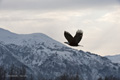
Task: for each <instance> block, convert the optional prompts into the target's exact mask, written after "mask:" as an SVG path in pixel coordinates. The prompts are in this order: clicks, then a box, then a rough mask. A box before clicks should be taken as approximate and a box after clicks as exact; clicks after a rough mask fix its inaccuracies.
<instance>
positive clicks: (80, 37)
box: [74, 30, 83, 44]
mask: <svg viewBox="0 0 120 80" xmlns="http://www.w3.org/2000/svg"><path fill="white" fill-rule="evenodd" d="M82 36H83V31H82V30H78V31H77V32H76V34H75V36H74V40H75V43H77V44H78V43H79V42H80V41H81V39H82Z"/></svg>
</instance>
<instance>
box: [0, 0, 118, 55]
mask: <svg viewBox="0 0 120 80" xmlns="http://www.w3.org/2000/svg"><path fill="white" fill-rule="evenodd" d="M119 14H120V1H119V0H63V1H62V0H2V1H1V2H0V27H1V28H4V29H8V30H10V31H12V32H15V33H20V34H26V33H27V34H28V33H34V32H41V33H45V34H47V35H48V36H50V37H52V38H54V39H55V40H58V41H60V42H62V43H63V42H65V41H66V40H65V38H64V36H63V32H64V30H67V31H69V32H70V33H71V34H73V35H74V34H75V32H76V30H78V29H82V30H83V31H84V36H83V39H82V41H81V43H80V44H81V45H84V47H78V48H77V49H82V50H85V51H90V52H94V53H96V54H99V55H112V54H120V49H119V47H120V45H119V41H120V35H119V32H120V15H119Z"/></svg>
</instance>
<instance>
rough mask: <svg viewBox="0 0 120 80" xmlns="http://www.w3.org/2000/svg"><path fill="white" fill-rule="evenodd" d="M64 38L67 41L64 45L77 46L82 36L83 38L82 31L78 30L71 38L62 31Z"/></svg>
mask: <svg viewBox="0 0 120 80" xmlns="http://www.w3.org/2000/svg"><path fill="white" fill-rule="evenodd" d="M64 36H65V38H66V39H67V41H68V42H65V43H66V44H68V45H70V46H79V45H78V43H79V42H80V41H81V39H82V36H83V31H82V30H78V31H77V32H76V34H75V36H74V37H73V36H72V35H71V34H70V33H69V32H67V31H64Z"/></svg>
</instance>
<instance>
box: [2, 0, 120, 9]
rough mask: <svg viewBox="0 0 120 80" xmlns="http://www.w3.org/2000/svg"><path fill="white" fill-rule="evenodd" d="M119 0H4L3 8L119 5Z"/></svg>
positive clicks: (75, 7)
mask: <svg viewBox="0 0 120 80" xmlns="http://www.w3.org/2000/svg"><path fill="white" fill-rule="evenodd" d="M119 3H120V1H119V0H19V1H18V0H17V1H16V0H4V1H2V6H1V9H22V10H24V9H25V10H28V9H29V10H33V9H34V10H35V9H37V10H54V9H55V10H56V9H60V10H61V9H62V10H63V9H80V8H90V7H93V8H96V7H108V6H114V5H119Z"/></svg>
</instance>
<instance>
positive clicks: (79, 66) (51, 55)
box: [0, 28, 120, 80]
mask: <svg viewBox="0 0 120 80" xmlns="http://www.w3.org/2000/svg"><path fill="white" fill-rule="evenodd" d="M12 64H15V65H16V66H19V65H25V66H26V68H27V71H28V73H31V74H33V75H34V76H35V77H46V78H48V79H49V78H55V77H57V76H60V75H62V74H64V73H68V74H72V75H75V74H79V76H80V77H81V78H82V79H83V80H97V79H98V78H99V77H105V76H111V75H114V76H116V77H120V76H119V75H120V65H119V64H117V63H112V62H111V60H109V59H108V58H106V57H101V56H99V55H96V54H93V53H90V52H84V51H82V50H75V49H72V48H69V47H67V46H65V45H63V44H62V43H60V42H58V41H55V40H53V39H52V38H50V37H48V36H46V35H45V34H42V33H34V34H15V33H12V32H10V31H7V30H4V29H1V28H0V65H6V67H9V66H10V65H12Z"/></svg>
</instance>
